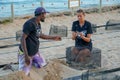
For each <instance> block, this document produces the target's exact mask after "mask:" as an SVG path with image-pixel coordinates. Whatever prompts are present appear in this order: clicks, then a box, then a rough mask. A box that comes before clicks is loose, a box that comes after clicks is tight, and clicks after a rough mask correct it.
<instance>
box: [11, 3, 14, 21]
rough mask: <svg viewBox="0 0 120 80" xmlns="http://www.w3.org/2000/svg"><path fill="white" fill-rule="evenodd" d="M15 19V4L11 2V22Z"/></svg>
mask: <svg viewBox="0 0 120 80" xmlns="http://www.w3.org/2000/svg"><path fill="white" fill-rule="evenodd" d="M13 21H14V6H13V3H11V22H13Z"/></svg>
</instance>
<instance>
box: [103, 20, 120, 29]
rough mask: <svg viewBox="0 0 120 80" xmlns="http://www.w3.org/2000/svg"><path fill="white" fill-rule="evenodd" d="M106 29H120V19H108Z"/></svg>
mask: <svg viewBox="0 0 120 80" xmlns="http://www.w3.org/2000/svg"><path fill="white" fill-rule="evenodd" d="M105 30H120V20H109V21H107V23H106V26H105Z"/></svg>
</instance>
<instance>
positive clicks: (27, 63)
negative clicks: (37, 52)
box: [25, 55, 31, 65]
mask: <svg viewBox="0 0 120 80" xmlns="http://www.w3.org/2000/svg"><path fill="white" fill-rule="evenodd" d="M30 59H31V57H29V56H27V55H26V56H25V63H26V65H30Z"/></svg>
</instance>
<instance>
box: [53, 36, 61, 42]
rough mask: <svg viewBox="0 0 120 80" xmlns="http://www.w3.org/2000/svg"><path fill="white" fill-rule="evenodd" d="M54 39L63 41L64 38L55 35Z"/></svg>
mask: <svg viewBox="0 0 120 80" xmlns="http://www.w3.org/2000/svg"><path fill="white" fill-rule="evenodd" d="M53 40H55V41H61V40H62V39H61V37H60V36H54V37H53Z"/></svg>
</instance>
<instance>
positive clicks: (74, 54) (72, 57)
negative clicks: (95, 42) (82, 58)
mask: <svg viewBox="0 0 120 80" xmlns="http://www.w3.org/2000/svg"><path fill="white" fill-rule="evenodd" d="M78 54H79V49H78V48H76V47H72V49H71V61H75V59H76V57H77V55H78Z"/></svg>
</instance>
